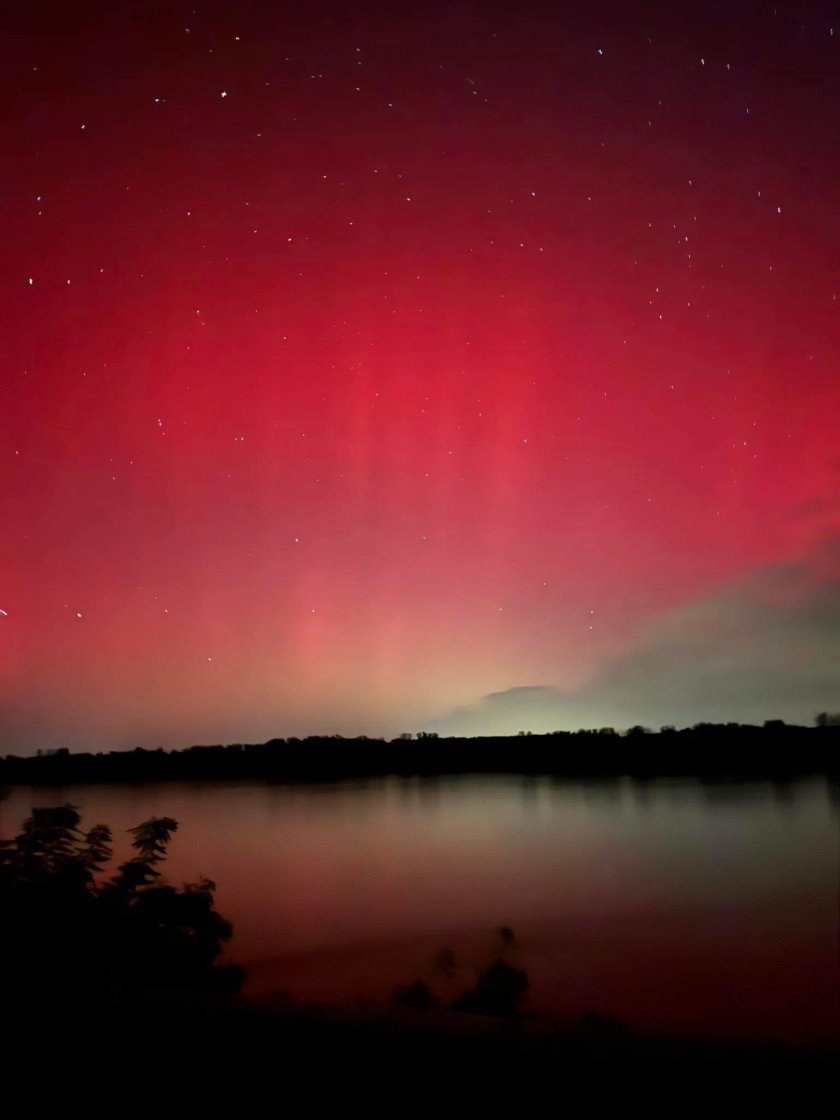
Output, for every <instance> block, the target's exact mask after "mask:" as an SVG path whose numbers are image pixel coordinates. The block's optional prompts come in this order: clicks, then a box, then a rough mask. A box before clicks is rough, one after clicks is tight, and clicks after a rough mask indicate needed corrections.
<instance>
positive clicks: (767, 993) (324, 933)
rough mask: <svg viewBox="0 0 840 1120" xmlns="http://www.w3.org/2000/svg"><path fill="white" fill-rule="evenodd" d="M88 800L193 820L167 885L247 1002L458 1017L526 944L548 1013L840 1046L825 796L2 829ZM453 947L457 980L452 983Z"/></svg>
mask: <svg viewBox="0 0 840 1120" xmlns="http://www.w3.org/2000/svg"><path fill="white" fill-rule="evenodd" d="M65 802H70V803H71V804H73V805H76V806H77V807H78V808H79V809H80V810H81V811H82V814H83V824H84V825H85V826H87V827H90V826H92V825H93V824H95V823H98V822H100V821H101V822H103V823H106V824H109V825H111V826H112V828H113V829H114V832H115V834H118V833H120V832H122V830H125V829H127V828H129V827H130V826H132V825H134V824H136V823H138V822H139V821H141V820H143V819H145V818H147V817H149V816H152V815H156V816H164V815H166V816H172V817H175V818H176V819H177V820H178V822H179V830H178V832H177V834H176V836H175V838H174V840H173V842H172V845H171V847H170V855H169V858H168V860H167V864H166V867H167V875H168V877H169V878H170V879H171V880H172V881H175V882H181V881H183V880H185V879H191V878H193V877H195V876H196V875H199V874H200V875H207V876H208V877H209V878H211V879H213V880H214V881H215V882H216V883H217V886H218V891H217V901H218V908H219V910H220V911H221V913H222V914H223V915H224V916H225V917H227V918H228V919H229V920H231V921H232V922H233V923H234V926H235V933H234V938H233V941H232V943H231V946H230V950H229V954H228V955H229V957H230V958H231V959H233V960H236V961H238V962H239V963H241V964H243V965H244V966H245V967H246V969H247V982H246V991H248V992H252V993H263V992H267V991H270V990H273V989H282V990H285V991H288V992H290V993H291V994H292V995H293V996H295V997H297V998H301V999H316V1000H321V999H323V1000H347V999H356V998H366V999H371V1000H381V999H386V998H388V997H389V995H390V993H391V992H392V991H393V989H394V988H395V987H396V986H397V985H399V984H406V983H409V982H411V981H412V980H414V979H418V978H419V979H424V980H427V981H428V982H429V983H430V984H431V985H432V986H433V987H436V989H437V990H438V992H439V994H440V995H441V996H443V997H444V998H451V996H452V995H454V994H457V991H461V990H463V989H464V987H465V986H467V985H468V984H469V982H470V980H471V978H473V977H474V975H475V969H476V968H477V967H480V966H481V965H483V964H485V963H487V962H488V961H489V959H490V957H491V955H492V951H493V944H494V933H493V931H494V930H495V929H496V928H497V927H499V926H508V927H511V928H512V929H513V930H514V932H515V934H516V938H517V946H518V948H517V950H516V953H517V955H518V961H519V963H520V964H521V967H523V968H524V969H525V970H526V971H527V973H528V977H529V981H530V996H529V1005H528V1006H529V1008H532V1009H534V1010H535V1011H545V1012H552V1013H556V1014H558V1015H570V1016H575V1015H580V1014H582V1013H583V1012H586V1011H590V1010H591V1011H595V1012H598V1013H600V1014H604V1015H614V1016H617V1017H619V1018H620V1019H622V1020H624V1021H626V1022H627V1023H629V1024H631V1025H633V1026H635V1027H638V1028H640V1029H643V1030H657V1031H659V1030H665V1031H668V1032H678V1033H687V1034H692V1033H698V1034H705V1035H713V1036H719V1037H732V1038H756V1039H778V1040H788V1041H795V1042H803V1043H804V1042H828V1041H833V1042H837V1041H838V1034H839V1033H840V1032H839V1031H838V1006H840V962H838V932H839V926H840V923H839V922H838V884H840V843H838V833H839V831H840V811H839V806H838V798H837V790H836V788H834V789H832V788H831V787H830V786H829V785H828V783H827V782H826V781H825V780H824V779H818V778H815V779H808V780H804V781H801V782H796V783H793V784H790V785H773V784H771V783H749V784H742V785H721V784H705V783H701V782H697V781H686V780H681V781H654V782H636V781H631V780H629V779H620V780H615V781H610V782H585V781H567V780H558V779H549V778H527V779H524V778H522V779H519V778H512V777H509V776H508V777H469V776H466V777H457V778H445V779H438V780H429V779H423V780H419V779H415V780H402V779H393V778H391V779H389V778H383V779H379V780H374V781H369V782H364V783H346V784H340V785H329V786H327V785H323V786H319V785H309V786H291V785H269V784H258V783H233V784H221V783H220V784H190V783H168V784H162V785H140V786H73V787H71V788H67V789H65V790H55V789H47V788H44V787H38V788H16V789H13V790H12V791H10V792H9V794H8V796H7V797H6V799H5V800H3V801H0V833H2V835H3V836H6V837H8V836H10V835H13V834H14V833H15V832H16V831H17V829H18V828H19V826H20V824H21V822H22V820H23V818H24V817H25V816H26V815H27V813H28V811H29V809H30V808H31V807H32V806H33V805H39V806H47V805H53V804H62V803H65ZM127 852H128V844H127V838H126V837H124V836H123V837H121V838H120V840H119V844H118V853H117V854H118V855H122V854H123V853H127ZM443 948H450V949H451V950H452V952H453V953H454V956H455V962H456V973H455V975H454V976H453V977H451V978H449V979H447V978H445V977H442V976H440V975H439V974H438V973H437V972H436V971H435V969H434V968H433V967H432V964H431V962H432V960H433V958H434V956H435V954H436V953H438V952H439V950H441V949H443Z"/></svg>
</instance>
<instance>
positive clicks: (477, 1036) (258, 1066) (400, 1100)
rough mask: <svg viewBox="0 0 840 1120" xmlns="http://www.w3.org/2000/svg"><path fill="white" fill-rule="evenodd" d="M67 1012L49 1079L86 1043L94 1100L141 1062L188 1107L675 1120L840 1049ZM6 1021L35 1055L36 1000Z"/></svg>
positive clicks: (347, 1017) (797, 1074)
mask: <svg viewBox="0 0 840 1120" xmlns="http://www.w3.org/2000/svg"><path fill="white" fill-rule="evenodd" d="M65 1010H66V1009H65ZM55 1018H56V1019H58V1018H60V1014H59V1009H55ZM72 1019H73V1028H74V1029H73V1032H72V1035H68V1036H65V1037H64V1038H63V1039H62V1044H61V1046H60V1047H58V1048H56V1050H54V1051H53V1053H52V1055H51V1058H50V1065H51V1070H52V1073H53V1075H56V1074H59V1073H60V1072H61V1071H62V1069H64V1070H66V1071H67V1072H68V1073H70V1072H72V1071H78V1070H79V1069H80V1068H85V1066H86V1064H87V1063H88V1061H89V1057H90V1040H91V1039H93V1038H95V1039H96V1046H95V1055H96V1067H97V1073H96V1077H95V1085H92V1086H90V1088H93V1090H94V1095H95V1094H96V1093H97V1092H102V1091H108V1090H109V1089H111V1088H112V1087H114V1088H116V1087H118V1086H119V1087H121V1090H122V1091H123V1092H124V1090H125V1086H126V1083H127V1080H131V1078H133V1077H136V1074H137V1072H138V1068H139V1069H140V1070H146V1067H148V1071H149V1072H152V1071H153V1074H154V1076H153V1083H154V1086H155V1087H156V1089H155V1090H154V1091H155V1092H159V1091H160V1089H161V1088H162V1087H163V1086H165V1087H166V1093H167V1095H168V1094H169V1093H171V1092H172V1091H173V1090H175V1091H176V1092H177V1091H186V1092H187V1093H188V1094H189V1097H190V1099H191V1100H192V1101H193V1103H195V1101H196V1099H200V1098H202V1097H204V1098H206V1099H207V1100H208V1101H210V1102H212V1103H214V1104H216V1105H218V1103H219V1101H218V1094H220V1093H221V1094H222V1095H223V1096H225V1097H227V1096H228V1094H231V1095H232V1097H233V1099H234V1100H239V1101H240V1102H241V1095H242V1093H243V1092H244V1093H246V1094H247V1095H248V1096H249V1097H252V1095H253V1094H256V1093H269V1094H276V1093H277V1092H278V1091H281V1092H288V1091H290V1090H295V1091H297V1092H300V1091H303V1092H304V1093H307V1094H314V1095H315V1096H316V1097H319V1096H321V1095H323V1094H326V1095H327V1096H328V1097H335V1098H336V1099H337V1100H339V1101H345V1102H346V1099H347V1097H346V1094H347V1093H348V1092H350V1093H351V1097H352V1099H357V1100H359V1101H360V1102H361V1101H364V1102H365V1104H367V1105H370V1104H371V1103H373V1102H374V1101H375V1100H376V1099H377V1097H379V1096H380V1095H382V1096H384V1099H385V1100H387V1101H390V1102H391V1104H392V1106H393V1107H395V1108H396V1107H397V1106H399V1107H400V1108H402V1107H404V1106H407V1105H408V1104H409V1103H410V1102H411V1100H413V1099H414V1097H415V1096H416V1095H417V1094H418V1093H420V1094H422V1093H424V1092H431V1093H432V1094H434V1097H435V1099H436V1100H437V1101H438V1105H439V1107H442V1108H445V1107H446V1105H447V1104H451V1103H453V1100H454V1099H457V1096H460V1095H461V1094H466V1096H467V1098H468V1099H469V1100H471V1101H472V1102H473V1103H477V1101H478V1100H480V1099H481V1098H482V1097H484V1096H485V1095H486V1097H487V1101H486V1103H487V1105H488V1106H489V1107H493V1106H494V1104H495V1103H496V1094H497V1093H498V1092H500V1091H501V1092H504V1093H512V1094H513V1095H514V1097H515V1098H516V1101H517V1103H518V1104H519V1105H524V1104H526V1103H528V1104H531V1105H538V1104H540V1103H543V1102H544V1101H545V1099H546V1094H548V1095H549V1099H550V1098H551V1097H552V1096H555V1097H556V1096H557V1095H561V1096H562V1097H563V1098H564V1099H565V1100H566V1101H567V1102H568V1103H571V1102H572V1101H575V1102H578V1101H581V1102H587V1103H589V1104H597V1103H599V1102H603V1101H604V1100H605V1099H606V1100H609V1099H610V1098H614V1099H615V1100H616V1101H617V1102H623V1103H625V1104H626V1102H627V1100H628V1094H630V1093H634V1094H635V1093H639V1094H643V1098H644V1100H645V1103H646V1105H647V1106H649V1105H650V1104H652V1103H655V1102H656V1101H657V1098H658V1099H659V1100H661V1101H663V1102H667V1103H668V1105H669V1111H668V1115H673V1111H672V1110H673V1108H674V1104H675V1102H679V1101H684V1102H685V1103H688V1101H687V1099H686V1096H685V1094H686V1092H688V1094H689V1096H690V1098H692V1099H693V1098H694V1097H695V1096H696V1095H697V1094H700V1095H702V1094H704V1093H709V1094H712V1095H713V1096H714V1097H715V1098H717V1099H718V1101H719V1103H720V1104H723V1105H725V1104H726V1103H732V1097H731V1094H732V1093H733V1092H735V1093H738V1094H739V1095H740V1094H742V1093H743V1094H745V1095H746V1096H747V1097H748V1098H749V1100H750V1101H751V1102H752V1103H756V1102H757V1101H758V1100H761V1099H762V1098H766V1099H767V1101H768V1103H770V1102H771V1101H775V1099H776V1098H775V1095H776V1094H778V1093H787V1092H790V1093H793V1094H794V1095H795V1097H796V1098H797V1099H798V1100H799V1103H800V1105H801V1104H802V1103H803V1102H804V1101H806V1100H809V1099H812V1100H813V1101H814V1102H815V1103H816V1102H817V1101H819V1100H821V1099H822V1100H824V1099H825V1094H826V1093H827V1092H829V1091H832V1092H833V1091H834V1089H836V1078H837V1076H838V1073H840V1053H838V1051H837V1050H836V1049H833V1048H831V1047H797V1046H791V1045H780V1044H750V1043H743V1042H727V1041H724V1040H717V1039H703V1038H696V1039H695V1038H667V1037H658V1036H652V1035H651V1036H648V1035H643V1034H639V1033H636V1032H635V1031H633V1030H632V1029H630V1028H627V1027H624V1026H622V1025H620V1024H619V1025H618V1026H616V1025H615V1024H611V1023H610V1022H609V1021H606V1020H605V1021H604V1022H603V1023H600V1024H598V1023H594V1024H589V1025H587V1024H586V1023H584V1022H583V1021H580V1022H577V1023H571V1022H570V1023H568V1024H567V1025H565V1026H563V1025H555V1026H553V1027H552V1026H551V1025H550V1024H544V1025H543V1027H542V1028H539V1027H538V1028H537V1029H533V1027H532V1026H529V1023H528V1020H527V1018H522V1019H514V1020H503V1019H497V1018H493V1017H487V1016H481V1015H463V1014H462V1015H456V1014H453V1013H445V1014H444V1015H442V1016H440V1015H435V1014H431V1015H429V1014H426V1013H414V1014H406V1013H404V1012H401V1011H399V1010H397V1009H393V1008H383V1007H377V1006H373V1005H370V1006H365V1005H362V1004H356V1005H347V1006H339V1005H326V1004H300V1003H296V1002H295V1001H294V1000H290V999H288V998H287V997H286V998H284V997H283V995H282V994H281V993H278V996H277V997H275V998H274V999H271V998H267V999H260V1000H257V999H251V998H244V997H239V996H232V997H213V996H206V997H201V996H178V995H175V994H174V993H173V994H165V993H160V994H158V995H154V994H150V995H149V996H147V997H146V998H144V999H141V1000H139V1001H136V1002H131V1003H127V1004H124V1005H94V1004H91V1005H89V1006H82V1007H76V1008H74V1009H73V1015H72ZM14 1020H15V1022H16V1024H17V1029H16V1030H15V1031H14V1032H11V1031H10V1032H8V1035H7V1038H6V1039H4V1047H3V1049H4V1055H5V1056H6V1057H7V1058H13V1057H14V1058H15V1059H20V1060H22V1061H23V1062H24V1063H25V1062H26V1059H27V1058H28V1059H29V1060H30V1061H31V1059H32V1052H31V1049H28V1046H24V1045H22V1044H23V1043H24V1041H26V1042H27V1043H28V1042H31V1040H32V1038H33V1037H34V1038H39V1037H40V1038H44V1037H45V1035H44V1029H43V1024H44V1022H45V1021H47V1022H50V1021H55V1019H54V1018H53V1012H52V1009H47V1008H44V1007H41V1008H38V1009H34V1008H30V1009H28V1012H27V1011H23V1013H22V1014H21V1015H20V1016H18V1015H15V1016H14ZM21 1027H22V1028H23V1030H22V1031H21V1030H20V1028H21ZM152 1040H155V1041H152ZM175 1040H177V1042H175ZM19 1046H20V1049H21V1052H20V1053H17V1052H16V1051H17V1049H18V1047H19ZM141 1055H145V1057H143V1058H141V1059H140V1065H139V1067H138V1057H139V1056H141ZM18 1068H19V1067H18ZM33 1072H36V1073H37V1072H38V1070H37V1067H36V1069H34V1070H33ZM91 1072H93V1071H92V1070H91ZM141 1088H142V1085H141V1084H140V1083H138V1084H137V1089H138V1090H140V1089H141ZM357 1093H358V1094H360V1096H358V1097H357V1096H356V1094H357ZM159 1103H160V1101H159Z"/></svg>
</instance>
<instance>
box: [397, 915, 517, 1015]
mask: <svg viewBox="0 0 840 1120" xmlns="http://www.w3.org/2000/svg"><path fill="white" fill-rule="evenodd" d="M495 934H496V937H497V938H498V943H497V947H496V951H495V954H494V959H493V960H492V961H491V963H490V964H489V965H487V967H486V968H483V969H481V970H480V971H479V972H478V978H477V980H476V983H475V985H474V987H472V988H470V989H469V991H467V992H464V994H463V995H461V996H459V997H458V999H456V1000H455V1001H454V1003H452V1004H451V1007H452V1009H453V1011H467V1012H470V1013H471V1014H474V1015H492V1016H495V1017H497V1018H502V1019H512V1018H513V1017H515V1016H516V1015H517V1014H518V1012H519V1008H520V1005H521V1003H522V1000H523V999H524V998H525V993H526V992H527V990H528V975H527V973H526V972H524V971H523V970H522V969H521V968H518V967H517V966H516V964H515V963H514V962H513V961H512V960H510V959H507V958H510V957H512V956H513V957H515V955H516V950H517V948H518V946H517V941H516V935H515V934H514V932H513V930H512V929H510V927H509V926H498V927H497V928H496V930H495ZM431 965H432V971H433V972H434V974H435V976H436V977H438V978H441V979H443V980H444V981H451V980H452V979H453V977H454V976H455V975H456V973H457V971H458V964H457V961H456V959H455V954H454V953H453V952H452V950H451V949H441V951H440V952H439V953H438V954H437V955H436V956H435V957H434V958H433V960H432V962H431ZM393 1001H394V1003H397V1004H400V1005H402V1006H403V1007H414V1008H431V1007H439V1006H440V1005H441V1000H439V999H438V998H437V997H436V996H435V995H434V993H433V991H432V989H431V987H430V986H429V984H427V983H426V982H425V981H424V980H415V981H414V983H413V984H409V985H407V986H405V987H402V988H397V989H396V991H395V992H394V995H393Z"/></svg>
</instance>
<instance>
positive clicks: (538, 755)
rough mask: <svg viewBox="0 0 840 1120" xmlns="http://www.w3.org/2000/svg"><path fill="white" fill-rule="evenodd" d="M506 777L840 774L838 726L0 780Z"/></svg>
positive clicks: (400, 748) (201, 762)
mask: <svg viewBox="0 0 840 1120" xmlns="http://www.w3.org/2000/svg"><path fill="white" fill-rule="evenodd" d="M465 774H510V775H521V776H523V777H527V776H534V777H538V776H540V777H541V776H554V777H558V778H618V777H629V778H636V779H639V780H645V779H654V778H669V777H674V778H676V777H694V778H698V779H700V780H709V781H716V780H717V781H720V780H727V781H750V780H769V781H777V782H786V781H792V780H795V779H796V778H800V777H805V776H809V775H811V776H825V777H827V778H828V779H829V780H830V781H831V782H838V781H840V727H836V726H829V727H798V726H794V725H788V724H784V723H781V721H769V722H768V723H767V724H765V725H764V726H763V727H754V726H748V725H740V724H737V725H733V724H700V725H697V726H696V727H694V728H687V729H685V730H663V731H659V732H644V731H641V730H634V731H630V732H627V733H625V734H623V735H618V734H616V733H615V732H613V731H611V730H605V731H577V732H554V733H551V734H548V735H530V734H529V735H517V736H507V737H494V738H490V737H482V738H472V739H463V738H447V739H442V738H437V737H436V736H431V735H430V736H422V735H421V736H420V737H417V738H414V739H394V740H385V739H368V738H364V737H362V738H355V739H343V738H341V737H339V736H334V737H322V736H311V737H309V738H306V739H271V740H269V741H268V742H267V743H259V744H241V743H236V744H231V745H229V746H221V745H217V746H195V747H188V748H185V749H183V750H171V751H167V750H164V749H163V748H158V749H155V750H148V749H143V748H139V747H138V748H136V749H135V750H133V751H132V750H129V751H110V752H108V753H101V754H88V753H83V752H79V753H75V752H71V751H68V750H66V749H65V750H60V751H56V752H51V753H49V754H42V755H39V756H37V757H34V758H23V757H17V756H14V755H8V756H6V757H5V758H0V786H15V785H44V786H66V785H74V784H85V785H87V784H97V783H113V784H124V783H139V782H143V783H147V782H155V783H157V782H166V781H202V782H206V781H236V780H242V779H247V780H265V781H277V782H334V781H343V780H352V779H365V778H374V777H389V776H393V777H406V778H411V777H430V778H431V777H446V776H454V775H465Z"/></svg>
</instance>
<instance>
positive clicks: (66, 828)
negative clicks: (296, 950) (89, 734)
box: [0, 805, 242, 999]
mask: <svg viewBox="0 0 840 1120" xmlns="http://www.w3.org/2000/svg"><path fill="white" fill-rule="evenodd" d="M79 824H80V817H79V814H78V812H77V811H76V809H75V808H74V807H73V806H72V805H64V806H60V807H57V808H49V809H33V810H32V813H31V815H30V817H29V818H28V819H27V820H26V822H25V823H24V825H23V828H22V830H21V832H20V834H19V835H18V836H17V837H15V839H14V840H11V841H9V840H6V841H0V915H2V919H0V921H1V922H2V925H0V934H1V935H2V941H3V945H2V949H0V984H1V985H2V990H3V991H4V992H5V993H6V994H7V995H9V994H17V995H19V996H23V997H26V998H27V999H31V998H35V997H38V996H41V997H43V998H50V999H56V998H59V999H60V998H62V997H63V996H67V995H75V996H77V997H79V998H82V997H85V998H87V997H100V998H111V997H115V996H121V995H123V994H130V993H137V992H140V991H143V990H149V989H152V988H158V989H180V990H184V989H188V990H192V991H210V990H216V991H218V990H235V989H237V988H238V987H239V986H240V984H241V981H242V972H241V970H240V969H238V968H236V967H234V966H227V967H222V966H218V965H217V964H216V963H215V961H216V958H217V957H218V955H219V954H220V952H221V950H222V947H223V943H224V942H226V941H227V940H229V939H230V936H231V934H232V932H233V928H232V926H231V925H230V923H229V922H227V921H225V919H224V918H222V917H221V915H220V914H218V912H217V911H216V910H215V908H214V898H213V892H214V890H215V885H214V884H213V883H212V882H211V881H210V880H209V879H199V880H197V881H196V882H195V883H190V884H186V885H185V886H183V887H181V888H176V887H172V886H170V885H167V884H164V883H163V882H162V880H161V875H160V871H159V870H158V865H159V864H160V863H161V862H162V861H163V859H164V858H165V856H166V848H167V844H168V843H169V840H170V838H171V836H172V834H173V833H174V831H175V830H176V829H177V827H178V826H177V823H176V822H175V821H174V820H172V819H171V818H169V817H163V818H160V819H155V818H152V819H151V820H148V821H144V822H143V823H142V824H140V825H138V826H137V827H136V828H133V829H131V830H130V832H131V834H132V836H133V840H132V846H133V848H134V851H135V854H134V856H133V857H132V858H131V859H129V860H128V861H126V862H125V863H123V864H121V865H120V867H119V868H118V869H117V873H116V875H115V876H114V877H113V878H112V879H110V880H106V881H104V882H100V881H99V880H98V878H97V875H98V874H99V873H101V872H102V871H103V869H104V866H105V864H106V863H108V861H109V860H110V859H111V854H112V838H111V831H110V829H109V828H108V827H107V826H106V825H102V824H97V825H95V826H94V827H93V828H92V829H90V830H89V831H87V832H84V831H82V830H81V829H80V827H79Z"/></svg>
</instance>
